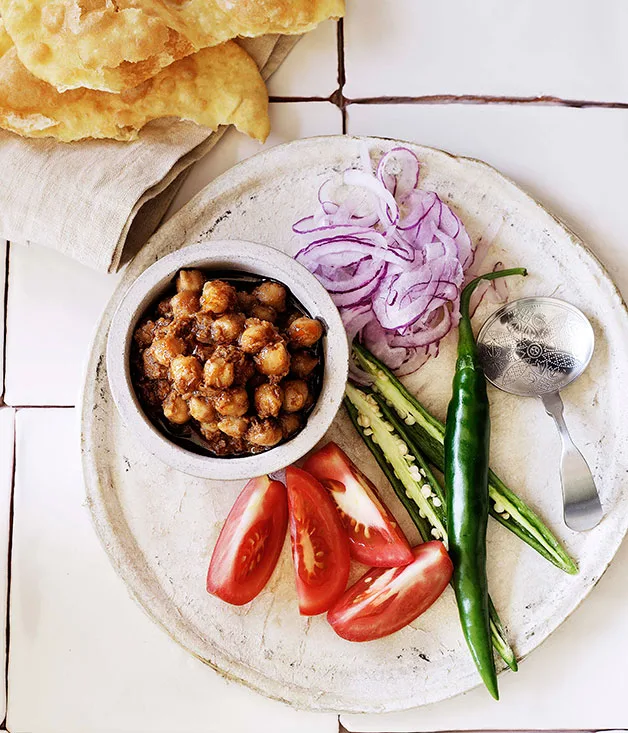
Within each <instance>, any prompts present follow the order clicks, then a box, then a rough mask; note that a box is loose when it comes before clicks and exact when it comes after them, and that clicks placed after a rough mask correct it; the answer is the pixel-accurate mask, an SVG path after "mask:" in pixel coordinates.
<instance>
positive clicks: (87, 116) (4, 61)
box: [0, 30, 269, 142]
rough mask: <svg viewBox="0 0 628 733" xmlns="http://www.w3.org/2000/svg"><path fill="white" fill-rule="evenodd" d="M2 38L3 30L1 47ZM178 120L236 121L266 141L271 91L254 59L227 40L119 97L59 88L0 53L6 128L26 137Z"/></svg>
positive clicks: (131, 130) (132, 130) (128, 130)
mask: <svg viewBox="0 0 628 733" xmlns="http://www.w3.org/2000/svg"><path fill="white" fill-rule="evenodd" d="M1 44H2V35H1V30H0V45H1ZM163 117H180V118H182V119H186V120H193V121H194V122H196V123H198V124H199V125H203V126H205V127H208V128H210V129H212V130H215V129H216V128H217V127H218V126H220V125H229V124H233V125H235V126H236V127H237V128H238V129H239V130H240V131H241V132H244V133H246V134H247V135H250V136H251V137H254V138H256V139H258V140H261V141H263V140H265V139H266V137H267V135H268V132H269V120H268V94H267V92H266V86H265V85H264V81H263V80H262V77H261V76H260V73H259V70H258V68H257V66H256V65H255V62H254V61H253V59H252V58H251V57H250V56H249V55H248V54H247V53H246V51H244V50H243V49H242V48H240V47H239V46H238V44H237V43H235V41H228V42H226V43H223V44H221V45H219V46H214V47H212V48H206V49H203V50H202V51H199V52H198V53H195V54H193V55H191V56H188V57H187V58H184V59H181V60H179V61H176V62H175V63H173V64H172V65H170V66H168V67H167V68H165V69H163V70H162V71H160V72H159V73H158V74H157V76H155V77H154V78H152V79H148V80H146V81H145V82H143V83H142V84H141V85H139V86H138V87H135V88H133V89H129V90H127V91H125V92H122V93H121V94H112V93H110V92H101V91H95V90H92V89H73V90H70V91H67V92H63V93H62V92H59V91H57V90H56V89H55V88H54V87H53V86H51V85H50V84H47V83H46V82H44V81H41V80H40V79H37V78H36V77H34V76H33V75H32V74H31V73H30V72H29V71H27V69H26V68H25V67H24V66H23V64H22V63H21V62H20V60H19V58H18V56H17V53H16V50H15V48H10V49H9V50H8V51H7V52H6V53H5V54H4V55H3V56H2V58H0V127H2V128H4V129H6V130H11V131H13V132H16V133H18V134H20V135H23V136H26V137H54V138H56V139H57V140H61V141H64V142H68V141H71V140H80V139H82V138H87V137H93V138H113V139H115V140H133V139H134V138H136V137H137V135H138V131H139V130H140V129H141V128H142V127H143V126H144V125H145V124H146V123H147V122H149V121H150V120H154V119H158V118H163Z"/></svg>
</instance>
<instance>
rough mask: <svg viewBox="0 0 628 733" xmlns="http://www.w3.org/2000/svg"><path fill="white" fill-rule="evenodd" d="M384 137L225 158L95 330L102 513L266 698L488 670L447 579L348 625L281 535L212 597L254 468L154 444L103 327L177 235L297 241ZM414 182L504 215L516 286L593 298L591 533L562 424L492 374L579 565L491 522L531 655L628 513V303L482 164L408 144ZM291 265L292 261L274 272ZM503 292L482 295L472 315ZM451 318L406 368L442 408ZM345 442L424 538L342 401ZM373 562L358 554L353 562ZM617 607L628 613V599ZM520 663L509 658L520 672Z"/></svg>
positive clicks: (517, 466) (124, 557) (427, 687)
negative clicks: (568, 465) (316, 595)
mask: <svg viewBox="0 0 628 733" xmlns="http://www.w3.org/2000/svg"><path fill="white" fill-rule="evenodd" d="M364 144H366V145H368V147H369V149H370V152H371V155H372V157H373V158H374V159H378V158H379V157H380V156H381V154H382V153H383V152H385V151H387V150H389V149H391V148H392V147H395V146H396V145H398V144H400V143H398V142H394V141H389V140H382V139H364V140H360V139H357V138H352V137H340V136H339V137H328V138H314V139H310V140H301V141H298V142H295V143H290V144H288V145H282V146H279V147H276V148H273V149H272V150H269V151H268V152H265V153H262V154H260V155H257V156H255V157H254V158H251V159H250V160H248V161H246V162H244V163H242V164H240V165H238V166H236V167H235V168H232V169H231V170H230V171H228V172H227V173H225V174H224V175H223V176H221V177H220V178H218V179H217V180H216V181H214V182H213V183H212V184H211V185H209V186H208V187H207V188H205V189H204V190H203V191H201V193H200V194H199V195H198V196H197V197H196V198H195V199H194V200H193V201H192V202H191V203H190V204H189V205H188V206H187V207H186V208H184V209H183V210H182V211H181V212H179V213H178V214H177V215H175V216H174V217H173V218H172V219H171V220H170V221H169V222H168V223H167V224H166V225H165V226H163V227H162V228H161V229H160V230H159V232H157V234H155V236H153V238H152V239H151V241H150V242H149V243H148V244H147V245H146V246H145V247H144V249H143V250H142V251H141V252H140V253H139V254H138V255H137V257H136V258H135V260H134V261H133V262H132V264H131V265H130V267H129V269H128V270H127V272H126V275H125V277H124V279H123V281H122V282H121V283H120V286H119V287H118V289H117V291H116V293H115V294H114V296H113V298H112V300H111V302H110V304H109V306H108V308H107V310H106V311H105V314H104V316H103V319H102V322H101V324H100V327H99V329H98V332H97V335H96V339H95V341H94V345H93V349H92V353H91V358H90V363H89V367H88V372H87V381H86V384H85V390H84V398H83V407H82V451H83V467H84V473H85V482H86V487H87V497H88V501H89V506H90V508H91V511H92V514H93V518H94V523H95V526H96V530H97V532H98V534H99V535H100V538H101V540H102V542H103V544H104V546H105V548H106V550H107V552H108V554H109V556H110V558H111V561H112V562H113V564H114V566H115V568H116V569H117V571H118V572H119V573H120V575H121V576H122V577H123V578H124V580H125V582H126V583H127V585H128V587H129V589H130V591H131V593H132V594H133V596H134V597H135V598H136V599H137V600H138V601H139V603H140V604H141V605H142V606H143V607H144V609H145V610H146V611H147V613H148V614H149V615H150V616H151V617H152V618H153V619H154V620H155V621H156V622H157V623H159V624H160V625H161V626H162V627H163V628H164V629H165V630H166V631H167V632H168V634H170V636H171V637H172V638H173V639H175V640H176V641H177V642H178V643H179V644H181V645H182V646H184V647H185V648H186V649H188V650H189V651H190V652H191V653H192V654H194V655H195V656H197V657H198V658H199V659H200V660H202V661H203V662H205V663H207V664H209V665H211V666H212V667H214V668H215V669H216V670H218V671H219V672H221V673H222V674H224V675H226V676H228V677H230V678H232V679H237V680H240V681H242V682H243V683H244V684H246V685H249V686H250V687H252V688H254V689H256V690H258V691H259V692H261V693H263V694H265V695H269V696H271V697H274V698H277V699H280V700H284V701H286V702H288V703H290V704H292V705H294V706H297V707H300V708H307V709H313V710H328V711H335V712H338V711H351V712H381V711H391V710H400V709H403V708H409V707H413V706H417V705H423V704H426V703H432V702H435V701H437V700H442V699H443V698H446V697H449V696H451V695H455V694H457V693H460V692H463V691H464V690H468V689H469V688H471V687H473V686H474V685H477V684H478V682H479V678H478V675H477V673H476V671H475V669H474V666H473V663H472V661H471V658H470V656H469V653H468V651H467V649H466V647H465V643H464V640H463V637H462V634H461V632H460V627H459V622H458V618H457V616H458V614H457V610H456V607H455V602H454V596H453V592H452V591H451V589H447V590H446V591H445V593H444V594H443V595H442V597H441V598H440V599H439V600H438V601H437V602H436V603H435V604H434V605H433V606H432V608H430V609H429V610H428V611H427V612H426V613H425V614H424V615H423V616H421V617H420V618H419V619H418V620H417V621H416V622H415V623H413V624H411V625H410V626H409V627H407V628H405V629H403V630H402V631H400V632H398V633H397V634H394V635H393V636H390V637H388V638H386V639H381V640H379V641H375V642H370V643H366V644H352V643H350V642H347V641H344V640H343V639H340V638H339V637H338V636H336V635H335V634H334V632H333V631H332V630H331V628H330V627H329V626H328V624H327V622H326V620H325V616H324V615H323V616H319V617H315V618H303V617H301V616H299V613H298V609H297V601H296V594H295V588H294V579H293V571H292V567H291V560H290V554H289V551H288V542H286V546H285V547H284V551H283V555H282V557H281V559H280V561H279V564H278V567H277V569H276V571H275V573H274V575H273V577H272V578H271V580H270V582H269V583H268V586H267V587H266V588H265V589H264V591H263V592H262V593H261V594H260V595H259V596H258V597H257V598H256V599H255V600H254V601H253V602H252V603H250V604H249V605H247V606H244V607H241V608H236V607H233V606H228V605H227V604H224V603H222V602H221V601H219V600H218V599H216V598H213V597H212V596H209V595H208V594H207V593H206V591H205V574H206V571H207V566H208V563H209V559H210V556H211V553H212V548H213V546H214V543H215V541H216V539H217V536H218V532H219V530H220V527H221V525H222V522H223V520H224V518H225V517H226V515H227V513H228V511H229V509H230V507H231V505H232V504H233V501H234V500H235V498H236V496H237V495H238V492H239V491H240V489H241V488H242V482H239V481H233V482H226V481H209V480H203V479H197V478H193V477H190V476H187V475H185V474H182V473H178V472H176V471H174V470H171V469H169V468H168V467H166V466H165V465H162V464H161V463H160V462H159V461H157V460H156V459H155V458H153V457H152V456H151V455H149V454H148V453H147V452H146V451H145V450H144V449H143V448H142V446H141V445H140V444H139V443H138V442H137V440H136V439H135V437H134V435H132V434H130V433H129V432H128V431H127V430H126V429H125V427H124V426H123V425H122V424H121V422H120V419H119V417H118V414H117V413H116V409H115V407H114V404H113V401H112V399H111V395H110V392H109V387H108V384H107V374H106V370H105V365H104V363H105V360H104V353H105V341H106V338H107V329H108V327H109V322H110V319H111V316H112V313H113V312H114V309H115V307H116V305H117V303H118V301H119V300H120V297H121V295H122V294H123V293H124V292H125V290H126V289H127V288H128V286H129V285H130V283H131V282H132V281H133V280H134V278H136V277H137V276H138V275H139V274H140V273H141V272H142V271H143V270H144V269H145V268H146V267H148V266H149V265H151V264H152V263H153V262H155V260H157V259H159V258H160V257H162V256H163V255H165V254H168V253H169V252H172V251H173V250H176V249H178V248H180V247H185V246H187V245H190V244H194V243H197V242H201V241H204V240H207V239H211V238H216V239H248V240H255V241H258V242H262V243H264V244H267V245H271V246H273V247H277V248H278V249H282V250H284V251H286V252H289V253H293V252H294V251H295V247H296V245H297V242H296V238H295V236H294V235H293V234H292V231H291V225H292V223H293V222H295V221H296V220H298V219H300V218H302V217H303V216H306V215H308V214H310V213H311V212H313V211H314V208H315V206H316V204H317V197H316V195H317V191H318V188H319V186H320V185H321V183H322V182H323V181H325V180H326V179H327V178H330V177H331V178H334V179H338V180H339V179H340V176H341V174H342V171H343V170H345V169H346V168H349V167H351V166H356V167H357V166H358V165H359V154H360V146H361V145H364ZM410 147H411V148H412V149H413V150H415V151H416V154H417V155H418V157H419V159H420V161H421V164H422V170H421V178H420V185H421V186H422V187H423V188H426V189H431V190H434V191H436V192H437V193H438V194H439V195H440V196H441V197H442V198H443V199H444V200H445V201H446V202H447V203H448V204H449V205H451V206H452V208H453V209H454V210H455V211H456V212H457V213H458V215H459V216H460V218H461V219H462V221H463V222H464V223H465V225H466V227H467V229H468V230H469V233H470V235H471V237H472V239H473V240H474V241H478V239H479V238H480V237H481V236H482V234H483V233H484V232H486V230H487V228H490V229H494V228H495V220H496V216H497V217H501V218H502V219H503V224H502V226H501V228H500V230H499V232H498V234H497V236H496V239H495V240H494V244H493V246H492V249H491V251H490V253H489V260H490V264H491V265H492V263H493V262H494V261H496V260H502V261H503V262H504V263H505V265H506V266H514V265H525V266H526V267H527V268H528V270H529V272H530V275H529V277H528V278H527V279H525V280H520V279H517V280H516V281H515V280H514V279H513V280H511V283H510V295H511V297H513V298H514V297H518V296H524V295H526V296H528V295H546V296H550V295H551V296H555V297H558V298H564V299H565V300H568V301H570V302H571V303H573V304H574V305H576V306H578V307H579V308H581V309H582V310H583V311H584V313H585V314H586V315H587V316H588V317H589V318H590V320H591V322H592V324H593V327H594V329H595V336H596V349H595V354H594V356H593V360H592V362H591V365H590V366H589V368H588V369H587V371H586V372H585V373H584V375H583V376H582V377H581V378H580V379H579V380H578V381H577V382H575V383H574V384H573V385H572V386H571V387H569V388H568V389H566V390H565V392H564V400H565V405H566V416H567V421H568V423H569V425H570V427H571V430H572V432H573V436H574V439H575V440H576V441H577V443H578V445H579V446H581V448H582V450H583V453H584V454H585V456H586V457H587V459H588V460H589V462H590V465H591V467H592V469H593V473H594V474H595V477H596V481H597V485H598V488H599V491H600V494H601V497H602V503H603V505H604V509H605V512H606V517H605V519H604V520H603V521H602V523H601V524H600V525H599V526H598V527H597V528H596V529H594V530H592V531H591V532H589V533H586V534H576V533H573V532H571V531H569V530H568V529H567V528H566V527H565V526H564V524H563V522H562V517H561V515H562V512H561V496H560V484H559V474H558V460H559V440H558V435H557V434H556V432H555V429H554V427H553V425H552V422H551V420H550V419H549V418H548V417H547V416H546V415H545V412H544V410H543V407H542V405H541V403H540V402H538V401H536V400H534V399H524V398H519V397H514V396H511V395H507V394H504V393H501V392H497V391H495V390H492V389H491V392H490V398H491V403H492V412H491V414H492V421H493V432H492V444H491V465H492V466H493V468H494V469H495V470H496V471H497V472H498V473H499V474H500V475H501V476H502V478H504V479H505V480H506V482H507V483H508V484H509V485H510V486H511V487H512V488H514V489H515V490H516V491H517V492H519V493H520V494H521V495H522V496H523V497H524V498H525V499H526V500H527V501H529V503H530V504H531V505H532V506H533V507H534V508H535V509H537V510H538V511H539V513H540V514H541V516H542V517H543V518H544V519H545V521H546V522H547V523H548V524H549V526H550V527H552V528H553V529H554V531H555V532H556V534H557V535H558V536H559V538H560V539H561V540H562V541H563V542H564V543H565V545H566V547H567V548H568V550H569V552H571V553H572V555H573V556H574V557H575V558H576V560H577V562H578V563H579V566H580V574H579V575H577V576H569V575H566V574H565V573H563V572H561V571H560V570H558V569H557V568H555V567H554V566H553V565H551V564H550V563H548V562H547V561H546V560H544V559H543V558H542V557H541V556H539V555H538V554H537V553H536V552H534V551H533V550H532V549H530V548H529V547H528V546H527V545H525V544H524V543H523V542H522V541H521V540H519V539H518V538H517V537H515V536H514V535H512V534H510V533H509V532H508V531H507V530H505V529H504V528H503V527H502V526H500V525H498V524H497V523H496V522H493V521H491V523H490V527H489V533H488V557H489V561H488V565H489V567H488V574H489V584H490V590H491V595H492V597H493V600H494V601H495V605H496V607H497V609H498V611H499V614H500V616H501V618H502V620H503V622H504V623H505V625H506V627H507V630H508V636H509V638H510V639H511V640H512V644H513V647H514V649H515V650H516V652H517V656H518V657H519V658H520V659H521V658H523V657H525V656H526V655H527V654H529V653H530V652H531V651H532V650H533V649H534V648H535V647H537V646H538V645H539V644H540V643H541V642H542V641H543V640H544V639H546V638H547V636H548V635H549V634H550V633H551V632H552V631H554V629H556V627H557V626H558V625H559V624H560V623H561V622H562V621H563V620H564V619H565V618H566V617H567V616H568V615H569V614H570V613H571V612H572V611H573V610H574V608H576V606H577V605H578V604H579V603H580V602H581V601H582V599H583V598H584V597H585V596H586V595H587V593H588V592H589V591H590V590H591V589H592V588H593V586H594V585H595V583H596V582H597V580H598V579H599V577H600V575H601V574H602V573H603V572H604V570H605V568H606V566H607V565H608V563H609V562H610V560H611V558H612V557H613V555H614V554H615V552H616V550H617V548H618V547H619V544H620V543H621V541H622V538H623V536H624V534H625V532H626V528H627V524H628V486H627V481H626V469H625V466H626V459H627V457H628V422H627V421H626V419H625V415H624V409H623V405H624V402H625V390H626V388H625V385H626V384H628V317H627V315H626V311H625V308H624V305H623V303H622V300H621V298H620V296H619V294H618V292H617V290H616V288H615V286H614V285H613V283H612V282H611V280H610V278H609V277H608V275H607V274H606V272H605V271H604V270H603V268H602V267H601V266H600V264H599V263H598V262H597V260H596V259H595V258H594V256H593V255H592V254H591V253H590V252H589V251H588V250H587V249H586V248H585V247H584V245H583V244H582V243H581V242H580V240H579V239H578V238H577V237H576V236H575V235H574V234H573V233H572V232H570V231H569V230H567V229H566V228H565V227H564V226H563V225H562V224H561V223H560V222H559V221H557V220H556V219H555V218H554V217H553V216H552V215H550V214H549V213H548V212H547V211H545V210H544V209H543V208H542V207H541V206H540V205H539V204H537V203H536V202H535V201H533V200H532V199H531V198H530V197H529V196H528V195H527V194H525V193H524V192H523V191H521V190H520V189H519V188H517V186H515V185H514V184H513V183H512V182H510V181H509V180H507V179H506V178H504V177H503V176H502V175H501V174H499V173H498V172H496V171H495V170H493V169H492V168H490V167H489V166H487V165H486V164H484V163H481V162H479V161H476V160H469V159H466V158H456V157H452V156H451V155H448V154H446V153H444V152H441V151H438V150H433V149H431V148H425V147H421V146H418V145H410ZM277 277H278V278H279V279H281V273H277ZM494 308H495V306H491V305H490V304H487V303H484V304H483V305H482V306H481V307H480V309H479V310H478V312H477V314H476V317H475V322H476V324H477V325H478V326H479V325H480V324H481V323H482V322H483V320H484V318H486V317H487V316H488V315H489V313H490V312H491V311H492V310H493V309H494ZM454 351H455V336H453V337H450V338H448V339H447V340H446V342H444V343H443V344H442V348H441V353H440V356H439V357H438V358H437V359H435V360H433V361H431V362H429V363H428V364H426V365H425V366H424V367H423V368H422V369H421V370H419V372H417V373H416V374H414V375H413V376H412V377H411V378H409V379H408V380H407V383H408V386H409V388H410V389H411V390H412V391H413V392H415V393H416V394H417V395H418V396H419V398H420V399H421V400H422V401H423V403H424V404H425V405H426V406H427V407H428V408H430V409H431V410H433V411H434V412H435V413H436V414H437V415H438V416H439V417H440V418H441V419H442V417H443V414H444V412H445V410H446V406H447V401H448V395H449V390H450V385H451V377H452V369H453V356H454ZM327 439H333V440H335V441H337V442H338V443H339V444H340V445H341V446H342V447H343V448H344V449H345V450H346V452H347V453H348V454H349V456H351V458H352V459H353V460H354V461H355V462H356V463H357V464H358V465H359V466H361V467H362V468H363V469H364V471H365V472H366V473H367V474H368V475H369V476H370V477H371V478H372V479H373V480H374V481H375V482H376V483H377V485H378V486H379V487H380V489H381V492H382V495H383V497H384V499H385V501H386V502H387V503H388V505H389V506H390V507H391V509H392V510H393V511H394V512H395V514H396V515H397V517H398V519H399V521H400V523H401V525H402V527H403V528H404V530H405V531H406V532H407V534H408V537H409V538H410V539H411V540H412V541H417V535H416V533H415V532H414V531H413V527H412V526H411V525H410V523H409V521H408V518H407V515H406V516H404V510H403V508H402V507H401V506H400V505H399V504H398V502H397V501H396V499H395V497H394V495H392V491H391V490H390V488H389V486H388V485H387V483H386V481H385V479H384V478H383V476H382V474H381V472H380V471H379V469H378V467H377V466H376V464H375V462H374V461H373V460H372V458H371V456H370V454H369V452H368V451H367V450H366V449H365V447H364V446H363V444H362V442H361V440H360V438H359V437H358V436H357V435H356V433H355V432H354V430H353V428H352V426H351V424H350V422H349V420H348V418H347V417H346V415H344V414H343V413H340V414H339V415H338V417H337V418H336V421H335V423H334V425H333V426H332V428H331V430H330V431H329V433H328V435H327V436H326V438H325V440H327ZM361 571H362V569H361V568H355V573H354V575H358V574H360V572H361ZM619 612H620V611H619V609H618V613H619ZM508 674H510V673H508Z"/></svg>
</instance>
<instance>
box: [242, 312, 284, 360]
mask: <svg viewBox="0 0 628 733" xmlns="http://www.w3.org/2000/svg"><path fill="white" fill-rule="evenodd" d="M245 325H246V328H245V329H244V331H243V332H242V335H241V336H240V348H241V349H242V351H245V352H246V353H247V354H257V352H258V351H261V350H262V349H263V348H264V346H266V345H267V344H270V343H272V342H273V341H275V340H276V339H277V336H278V334H277V329H276V328H275V327H274V326H273V324H272V323H269V322H268V321H260V320H259V318H249V319H248V320H247V321H246V324H245Z"/></svg>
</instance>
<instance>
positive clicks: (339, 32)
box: [330, 18, 347, 135]
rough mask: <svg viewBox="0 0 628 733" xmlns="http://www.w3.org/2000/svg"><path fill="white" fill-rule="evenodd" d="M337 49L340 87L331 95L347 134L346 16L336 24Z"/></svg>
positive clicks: (331, 100)
mask: <svg viewBox="0 0 628 733" xmlns="http://www.w3.org/2000/svg"><path fill="white" fill-rule="evenodd" d="M336 49H337V55H338V89H337V90H336V91H335V92H334V93H333V94H332V95H331V97H330V102H333V103H334V104H335V105H336V106H337V107H338V108H339V109H340V114H341V115H342V134H343V135H346V134H347V109H346V108H347V100H346V99H345V95H344V89H345V82H346V81H347V74H346V69H345V22H344V18H340V19H339V20H338V24H337V25H336Z"/></svg>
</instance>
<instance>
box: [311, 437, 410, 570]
mask: <svg viewBox="0 0 628 733" xmlns="http://www.w3.org/2000/svg"><path fill="white" fill-rule="evenodd" d="M303 468H304V469H305V470H306V471H307V472H308V473H311V474H312V476H314V477H315V478H317V479H318V480H319V481H320V482H321V483H322V484H323V486H324V487H325V488H326V489H328V491H329V493H330V494H331V496H332V498H333V499H334V501H335V503H336V506H337V507H338V511H339V512H340V516H341V518H342V521H343V524H344V526H345V528H346V530H347V533H348V535H349V542H350V550H351V557H353V559H354V560H357V561H358V562H361V563H363V564H364V565H369V566H370V567H378V568H396V567H399V566H400V565H408V563H411V562H412V560H413V559H414V556H413V555H412V550H411V549H410V545H409V544H408V540H407V539H406V538H405V536H404V534H403V532H402V531H401V529H400V528H399V526H398V525H397V522H396V521H395V519H394V517H393V516H392V514H391V513H390V511H389V510H388V507H387V506H386V505H385V504H384V502H383V501H382V500H381V499H380V498H379V496H378V494H377V489H376V488H375V486H374V485H373V483H372V481H370V480H369V479H368V478H367V477H366V476H365V475H364V474H363V473H362V471H360V469H359V468H358V467H357V466H356V465H355V463H353V461H352V460H351V459H350V458H349V457H348V456H347V454H346V453H345V452H344V451H343V450H342V449H341V448H339V447H338V446H337V445H336V443H333V442H332V443H327V445H326V446H325V447H324V448H321V449H320V450H318V451H316V453H313V454H312V455H311V456H310V457H309V458H308V459H307V461H306V462H305V465H304V466H303Z"/></svg>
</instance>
